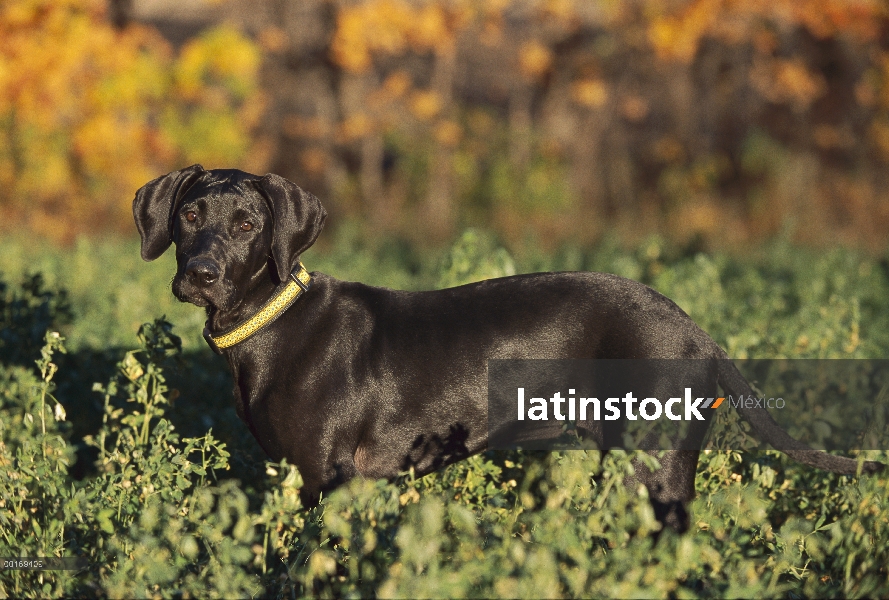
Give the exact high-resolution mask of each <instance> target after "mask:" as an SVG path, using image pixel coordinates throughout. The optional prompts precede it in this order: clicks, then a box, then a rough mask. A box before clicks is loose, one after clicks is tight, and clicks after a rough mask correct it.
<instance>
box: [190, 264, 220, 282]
mask: <svg viewBox="0 0 889 600" xmlns="http://www.w3.org/2000/svg"><path fill="white" fill-rule="evenodd" d="M185 276H186V277H187V278H188V280H189V281H190V282H191V283H192V284H194V285H197V286H200V287H206V286H209V285H213V283H215V282H216V280H217V279H219V269H218V268H217V267H216V265H214V264H213V263H212V262H210V261H208V260H199V259H198V260H190V261H188V264H187V265H186V267H185Z"/></svg>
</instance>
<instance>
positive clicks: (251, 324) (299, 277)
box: [204, 263, 312, 354]
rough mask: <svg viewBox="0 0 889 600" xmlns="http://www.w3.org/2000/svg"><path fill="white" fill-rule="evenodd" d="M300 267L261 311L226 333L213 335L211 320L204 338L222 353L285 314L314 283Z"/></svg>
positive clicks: (300, 266)
mask: <svg viewBox="0 0 889 600" xmlns="http://www.w3.org/2000/svg"><path fill="white" fill-rule="evenodd" d="M297 266H298V268H297V269H294V270H293V272H292V273H291V274H290V278H289V279H287V280H286V281H284V282H282V283H281V285H279V286H278V289H277V290H276V291H275V294H274V295H273V296H272V298H271V299H270V300H269V301H268V302H266V303H265V306H263V307H262V308H261V309H259V311H258V312H257V313H256V314H255V315H253V316H252V317H250V318H249V319H247V320H246V321H242V322H241V323H238V324H237V325H235V326H234V327H233V328H232V329H230V330H229V331H227V332H226V333H221V334H219V335H215V336H214V335H212V334H211V333H210V322H209V321H208V322H207V326H205V327H204V339H205V340H207V344H208V345H209V346H210V348H212V349H213V352H215V353H216V354H222V350H223V349H225V348H230V347H232V346H234V345H235V344H237V343H240V342H243V341H244V340H246V339H247V338H249V337H250V336H251V335H253V334H254V333H256V332H257V331H259V330H260V329H262V328H263V327H265V326H266V325H268V324H269V323H271V322H272V321H274V320H275V319H277V318H278V317H280V316H281V315H283V314H284V311H286V310H287V309H288V308H290V307H291V305H292V304H293V303H294V302H296V300H297V298H299V297H300V296H302V295H303V294H304V293H306V292H308V291H309V287H311V285H312V276H311V275H309V272H308V271H306V268H305V267H304V266H303V265H302V263H297Z"/></svg>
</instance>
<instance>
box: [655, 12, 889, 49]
mask: <svg viewBox="0 0 889 600" xmlns="http://www.w3.org/2000/svg"><path fill="white" fill-rule="evenodd" d="M651 4H652V5H653V7H659V6H660V5H661V3H659V2H652V3H651ZM887 14H889V9H887V6H886V4H885V3H884V2H882V1H881V0H856V1H854V2H850V1H849V0H692V1H691V2H687V3H683V4H681V9H680V10H678V11H677V12H676V13H671V12H665V13H663V14H660V15H659V16H657V17H656V18H655V19H653V21H652V23H651V25H650V27H649V38H650V40H651V43H652V44H653V45H654V47H655V49H656V50H657V51H658V54H659V55H660V56H661V57H662V58H673V59H677V60H681V61H685V62H688V61H690V60H691V59H692V58H694V56H695V53H696V52H697V49H698V45H699V44H700V41H701V40H702V39H703V38H704V37H706V36H712V37H715V38H718V39H720V40H722V41H724V42H727V43H740V42H744V41H746V40H749V39H752V38H755V37H756V36H757V35H758V34H759V33H761V32H762V31H764V30H767V29H768V28H769V27H772V26H774V27H777V28H779V29H787V28H790V27H794V26H796V25H802V26H803V27H805V28H806V29H807V30H808V31H809V32H811V33H812V35H814V36H815V37H818V38H827V37H832V36H837V35H849V36H853V37H855V38H856V39H857V40H859V41H862V42H865V41H870V40H872V39H874V38H875V37H876V36H877V34H878V33H879V27H878V22H879V17H885V16H886V15H887Z"/></svg>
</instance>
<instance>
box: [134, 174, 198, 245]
mask: <svg viewBox="0 0 889 600" xmlns="http://www.w3.org/2000/svg"><path fill="white" fill-rule="evenodd" d="M204 173H206V171H204V167H202V166H201V165H192V166H190V167H187V168H185V169H182V170H181V171H173V172H172V173H168V174H166V175H164V176H163V177H158V178H157V179H155V180H153V181H149V182H148V183H146V184H145V185H143V186H142V187H141V188H139V191H138V192H136V199H135V200H133V217H134V218H135V219H136V229H138V230H139V235H140V236H142V258H143V259H144V260H154V259H155V258H157V257H159V256H160V255H161V254H163V253H164V251H166V249H167V248H169V247H170V244H171V243H172V242H173V213H174V211H175V209H176V206H177V205H178V203H179V200H181V199H182V196H184V195H185V192H187V191H188V190H189V189H190V188H191V186H192V185H194V182H195V181H197V179H198V178H199V177H200V176H201V175H203V174H204Z"/></svg>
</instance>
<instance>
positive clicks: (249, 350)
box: [133, 165, 881, 529]
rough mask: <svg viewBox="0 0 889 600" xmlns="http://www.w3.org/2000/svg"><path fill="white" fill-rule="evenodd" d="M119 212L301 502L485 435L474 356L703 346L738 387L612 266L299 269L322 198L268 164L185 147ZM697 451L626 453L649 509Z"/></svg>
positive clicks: (605, 354) (682, 477)
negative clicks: (392, 281) (196, 321)
mask: <svg viewBox="0 0 889 600" xmlns="http://www.w3.org/2000/svg"><path fill="white" fill-rule="evenodd" d="M133 213H134V215H135V219H136V226H137V228H138V229H139V233H140V234H141V236H142V258H144V259H145V260H154V259H155V258H157V257H159V256H160V255H161V254H163V252H164V251H165V250H166V249H167V248H168V247H169V246H170V244H171V243H175V244H176V259H177V263H178V269H177V272H176V276H175V278H174V280H173V293H174V294H175V295H176V297H177V298H179V299H180V300H182V301H184V302H191V303H193V304H196V305H198V306H204V307H206V308H207V313H208V322H207V330H205V337H206V338H207V340H208V342H209V343H210V344H211V346H213V347H214V349H216V350H217V351H218V352H220V353H222V354H224V355H225V357H226V359H227V360H228V362H229V365H230V367H231V371H232V374H233V375H234V380H235V387H234V395H235V402H236V405H237V410H238V414H239V415H240V417H241V419H243V420H244V422H245V423H247V425H248V427H249V428H250V430H251V431H252V433H253V435H254V436H255V437H256V439H257V440H258V441H259V443H260V445H261V446H262V447H263V449H264V450H265V451H266V453H268V455H269V456H270V457H272V458H273V459H275V460H279V459H281V458H287V460H288V461H290V462H291V463H293V464H296V465H297V466H298V467H299V470H300V473H301V474H302V476H303V480H304V487H303V489H302V497H303V500H304V502H305V503H306V504H308V505H312V504H314V503H317V501H318V498H319V496H320V494H321V492H323V491H326V490H330V489H332V488H333V487H335V486H337V485H339V484H341V483H343V482H345V481H347V480H348V479H350V478H352V477H355V476H357V475H361V476H364V477H369V478H393V477H396V476H397V475H398V473H399V472H400V471H402V470H404V468H405V466H406V465H409V466H413V467H414V468H415V472H416V473H417V474H426V473H429V472H431V471H433V470H435V469H437V468H439V467H441V466H443V465H445V464H448V463H451V462H454V461H456V460H460V459H461V458H465V457H467V456H469V455H472V454H475V453H477V452H480V451H482V450H484V449H485V448H486V445H487V406H486V400H487V361H488V360H489V359H498V358H550V359H562V358H589V359H608V358H617V359H622V358H653V359H659V358H668V359H669V358H689V359H712V360H714V361H716V364H718V365H720V366H719V368H718V369H717V370H716V371H714V372H713V376H712V377H711V379H712V380H711V381H709V382H707V387H708V388H709V389H710V390H712V391H713V392H715V391H716V386H717V381H718V383H719V385H721V386H722V387H723V389H725V390H727V391H729V392H730V393H733V394H736V395H739V396H741V395H743V396H748V395H752V394H753V392H752V391H751V389H750V387H749V385H748V384H747V382H746V381H745V380H744V378H743V377H742V376H741V374H740V373H739V372H738V371H737V370H736V369H735V368H734V366H732V365H731V363H730V362H729V361H728V360H727V358H728V357H727V356H726V354H725V352H724V351H723V350H722V349H721V348H719V347H718V346H717V345H716V343H715V342H714V341H713V340H712V339H711V338H710V337H709V336H708V335H707V334H706V333H704V332H703V331H702V330H701V329H700V328H698V327H697V326H696V325H695V324H694V323H693V322H692V321H691V319H690V318H689V317H688V316H687V315H686V314H685V313H684V312H683V311H682V310H681V309H680V308H679V307H678V306H676V305H675V304H674V303H673V302H671V301H670V300H668V299H667V298H665V297H664V296H661V295H660V294H658V293H657V292H655V291H653V290H651V289H650V288H648V287H646V286H644V285H642V284H640V283H637V282H634V281H631V280H627V279H623V278H620V277H616V276H612V275H605V274H600V273H558V274H557V273H544V274H537V275H519V276H515V277H507V278H503V279H495V280H489V281H485V282H481V283H475V284H471V285H465V286H461V287H457V288H453V289H447V290H441V291H435V292H401V291H393V290H388V289H382V288H375V287H369V286H366V285H362V284H360V283H350V282H344V281H338V280H336V279H333V278H332V277H328V276H327V275H324V274H322V273H312V274H311V276H310V275H309V274H308V273H306V272H305V271H304V270H303V269H302V266H301V264H300V263H299V257H300V254H301V253H302V252H304V251H305V250H306V249H307V248H309V247H310V246H311V245H312V243H313V242H314V241H315V239H316V238H317V237H318V234H319V233H320V232H321V228H322V226H323V224H324V219H325V217H326V213H325V211H324V208H322V206H321V204H320V202H319V201H318V199H317V198H315V197H314V196H312V195H311V194H308V193H306V192H304V191H303V190H301V189H300V188H299V187H297V186H296V185H294V184H293V183H291V182H289V181H287V180H285V179H283V178H281V177H278V176H277V175H266V176H265V177H258V176H256V175H251V174H248V173H244V172H242V171H236V170H211V171H205V170H204V169H203V168H202V167H201V166H199V165H194V166H192V167H189V168H187V169H183V170H181V171H176V172H173V173H170V174H168V175H165V176H163V177H160V178H158V179H155V180H154V181H152V182H150V183H148V184H146V185H145V186H144V187H142V188H141V189H140V190H139V191H138V192H137V194H136V199H135V200H134V202H133ZM223 347H224V349H222V348H223ZM714 395H715V394H714ZM740 412H741V414H742V415H743V416H744V417H745V418H746V419H747V420H748V421H749V422H750V423H751V424H752V425H753V427H754V429H755V430H756V431H757V433H758V434H759V435H760V436H761V438H762V439H763V440H764V441H766V442H768V443H770V444H772V445H774V446H776V447H778V446H780V447H781V448H782V449H786V450H787V451H788V453H789V454H790V455H791V456H792V457H794V458H795V459H797V460H799V461H801V462H803V463H805V464H808V465H813V466H816V467H819V468H822V469H827V470H830V471H834V472H839V473H846V474H854V473H855V472H856V470H857V469H858V463H857V462H856V461H855V460H852V459H849V458H841V457H835V456H831V455H828V454H825V453H821V452H816V451H814V450H811V449H810V448H808V447H807V446H805V445H803V444H801V443H799V442H797V441H795V440H793V439H792V438H790V437H789V436H788V435H787V434H786V432H784V430H782V429H781V428H780V427H779V426H778V425H777V424H776V423H775V422H774V421H773V420H772V418H771V417H770V416H769V414H768V413H767V412H766V411H765V410H764V409H761V408H758V409H740ZM706 426H707V423H702V424H700V425H693V426H692V428H691V429H690V430H689V432H688V438H687V439H686V442H688V441H691V442H692V445H691V446H689V445H685V446H683V447H684V448H690V447H696V448H700V443H701V442H702V441H703V439H704V435H705V433H706ZM600 437H601V436H600ZM598 441H600V442H601V441H602V440H601V439H600V440H598ZM694 444H698V445H697V446H694ZM697 459H698V452H697V450H673V451H671V452H668V453H667V454H666V455H665V456H664V457H663V458H662V459H661V464H662V468H661V469H659V470H657V471H655V472H651V471H648V470H647V469H644V468H643V469H637V478H639V479H640V480H641V482H642V483H644V484H645V485H646V486H647V487H648V489H649V495H650V497H651V499H652V503H653V505H654V508H655V511H656V514H657V516H658V518H659V519H661V520H662V521H663V522H665V523H667V524H669V525H671V526H673V527H676V528H677V529H685V528H686V527H687V521H688V516H687V514H686V512H685V503H687V502H688V501H689V500H690V499H691V498H692V497H693V495H694V477H695V470H696V465H697ZM880 467H881V465H878V464H876V463H870V462H869V463H864V465H863V470H864V471H865V472H874V471H876V470H878V469H879V468H880Z"/></svg>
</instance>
